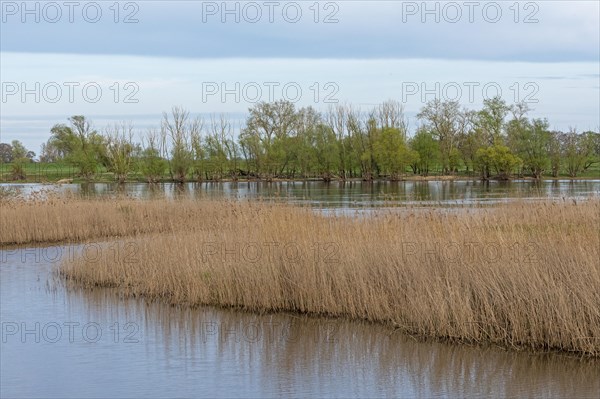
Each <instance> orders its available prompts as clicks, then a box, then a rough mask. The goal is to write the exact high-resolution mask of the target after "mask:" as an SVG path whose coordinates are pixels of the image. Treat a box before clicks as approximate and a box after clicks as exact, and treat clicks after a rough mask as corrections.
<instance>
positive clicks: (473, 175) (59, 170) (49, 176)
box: [0, 162, 600, 183]
mask: <svg viewBox="0 0 600 399" xmlns="http://www.w3.org/2000/svg"><path fill="white" fill-rule="evenodd" d="M12 166H13V164H11V163H0V182H2V183H52V182H57V181H60V180H65V179H67V180H72V181H73V182H75V183H85V182H90V181H91V182H102V183H111V182H115V181H116V179H115V175H114V173H112V172H110V171H108V170H107V169H106V168H105V167H99V169H98V171H97V173H95V174H94V175H93V176H92V178H91V180H86V179H84V178H82V177H81V176H80V171H79V169H78V168H77V167H75V166H73V165H69V164H67V163H64V162H55V163H44V162H31V163H24V164H23V172H24V174H25V179H23V180H16V181H15V180H13V177H12ZM513 178H520V177H519V176H518V175H514V176H513ZM523 178H526V179H531V177H530V176H527V175H524V176H523ZM542 178H543V179H548V180H552V179H566V180H588V179H598V178H600V164H597V165H593V166H592V167H590V168H589V169H588V170H586V171H584V172H581V173H580V174H579V175H578V176H577V177H576V178H572V177H570V176H569V175H567V174H566V173H564V172H563V173H560V174H559V176H558V177H552V175H551V174H548V173H546V174H544V175H543V176H542ZM400 179H401V180H409V181H410V180H415V181H420V180H480V179H481V177H480V174H479V173H478V172H474V171H472V170H471V171H466V170H464V169H461V170H459V171H458V172H457V173H455V174H453V175H445V174H443V173H442V170H441V166H440V165H437V166H435V167H433V168H432V170H431V173H430V174H429V175H428V176H421V175H418V174H413V173H412V171H411V170H410V169H409V168H406V170H405V171H404V173H403V174H402V175H401V176H400ZM187 180H188V181H198V179H197V177H194V176H192V175H191V174H189V175H188V176H187ZM255 180H259V179H258V178H257V177H244V176H238V177H237V180H236V181H255ZM272 180H274V181H305V180H317V181H322V178H321V177H319V176H318V175H317V174H314V175H311V176H307V177H300V176H297V177H295V178H292V177H289V178H285V177H278V178H273V179H272ZM332 180H334V181H338V180H340V179H339V177H333V178H332ZM347 180H362V178H361V177H360V173H359V172H358V171H355V173H354V174H353V177H350V176H349V177H348V178H347ZM374 180H389V178H388V177H386V176H381V177H379V178H375V179H374ZM127 181H128V182H137V183H147V179H146V178H145V177H144V175H143V174H142V173H141V172H140V171H135V170H134V171H131V172H130V173H129V175H128V178H127ZM159 181H160V182H164V183H167V182H173V179H172V177H171V176H170V175H169V174H168V173H165V174H163V175H162V176H161V177H160V178H159ZM203 181H233V179H232V178H231V176H230V174H225V175H224V176H223V177H221V178H220V179H218V180H210V179H206V178H205V179H204V180H203Z"/></svg>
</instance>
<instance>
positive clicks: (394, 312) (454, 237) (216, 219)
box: [0, 199, 600, 357]
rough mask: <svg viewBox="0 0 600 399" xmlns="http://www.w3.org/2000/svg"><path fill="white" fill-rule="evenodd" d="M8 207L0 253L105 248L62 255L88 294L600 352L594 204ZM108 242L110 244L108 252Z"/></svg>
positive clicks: (65, 269) (599, 220) (56, 203)
mask: <svg viewBox="0 0 600 399" xmlns="http://www.w3.org/2000/svg"><path fill="white" fill-rule="evenodd" d="M2 206H3V212H2V214H1V215H0V219H1V221H2V226H3V232H2V244H3V246H4V245H6V244H9V243H11V244H16V243H20V244H31V243H35V242H37V243H42V242H46V243H48V242H60V241H63V242H88V243H90V242H97V241H104V242H107V241H108V243H107V244H97V245H96V244H94V245H91V246H90V245H88V247H89V248H92V249H93V253H87V254H86V253H83V254H79V256H75V257H69V258H68V259H63V260H64V262H63V263H62V265H61V268H60V273H61V275H62V276H63V277H64V278H66V279H67V280H69V281H71V282H74V283H75V284H77V285H80V286H82V287H89V288H91V287H97V286H107V287H118V288H119V289H121V290H122V291H123V293H125V294H127V295H132V296H142V297H146V298H149V299H157V300H161V301H166V302H168V303H171V304H177V305H184V306H193V307H194V306H201V305H215V306H222V307H234V308H241V309H245V310H249V311H254V312H279V311H286V312H297V313H305V314H314V315H324V316H330V317H342V318H348V319H360V320H367V321H370V322H376V323H381V324H384V325H387V326H389V327H392V328H396V329H399V330H401V331H404V332H406V333H409V334H414V335H416V336H423V337H432V338H436V339H440V340H448V341H453V342H465V343H467V342H468V343H485V344H495V345H500V346H503V347H507V348H513V349H518V350H521V349H529V350H534V351H565V352H572V353H576V354H579V355H583V356H590V357H598V356H599V355H600V294H598V290H597V287H598V286H600V265H598V262H597V259H598V258H600V248H598V246H597V245H596V244H597V242H598V238H599V237H598V225H600V201H598V200H597V199H591V200H588V201H583V202H576V201H574V200H567V201H563V202H560V203H557V202H543V203H512V204H507V205H502V206H500V207H495V208H489V207H487V208H483V207H482V208H480V209H477V210H475V211H472V210H471V209H470V208H465V209H464V211H462V212H458V213H448V212H443V211H436V210H433V209H432V210H420V211H418V212H417V211H413V210H411V209H410V208H406V209H405V210H403V211H401V212H397V211H396V212H383V211H382V212H377V213H375V214H374V215H373V217H370V218H362V219H356V218H349V217H331V216H329V217H325V216H323V215H320V214H316V213H314V212H312V211H310V210H309V209H305V208H298V207H293V206H289V205H283V204H269V203H261V202H235V201H232V202H225V201H210V200H204V201H186V200H182V201H166V200H153V201H135V200H127V199H123V200H114V199H113V200H87V201H84V200H77V199H63V200H59V199H55V200H52V201H46V202H43V203H32V204H27V203H23V202H14V203H11V204H9V205H6V204H3V205H2ZM115 242H116V243H117V244H118V245H117V244H114V243H115ZM98 245H100V246H98ZM102 245H108V248H112V249H110V250H106V251H100V253H101V254H102V255H103V256H99V255H98V253H99V248H102ZM115 245H116V246H115ZM89 248H88V249H89Z"/></svg>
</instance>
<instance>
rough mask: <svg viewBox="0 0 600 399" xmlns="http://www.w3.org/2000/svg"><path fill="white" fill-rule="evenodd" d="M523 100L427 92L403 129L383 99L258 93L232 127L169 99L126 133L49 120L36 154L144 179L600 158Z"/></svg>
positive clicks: (512, 171)
mask: <svg viewBox="0 0 600 399" xmlns="http://www.w3.org/2000/svg"><path fill="white" fill-rule="evenodd" d="M529 112H530V110H529V108H528V107H527V105H526V104H524V103H517V104H513V105H509V104H507V103H506V102H505V101H504V100H503V99H501V98H500V97H496V98H493V99H488V100H485V101H484V104H483V107H482V108H481V109H478V110H469V109H467V108H464V107H462V106H461V105H460V104H459V103H458V102H454V101H440V100H433V101H430V102H428V103H427V104H425V105H424V106H423V107H422V109H421V110H420V112H419V113H418V115H417V118H418V120H419V122H420V124H419V127H418V128H417V129H416V131H415V132H414V134H409V131H408V122H407V118H406V117H405V115H404V109H403V106H402V105H401V104H400V103H399V102H397V101H393V100H390V101H386V102H384V103H382V104H379V105H377V106H375V107H373V108H372V109H370V110H368V111H366V112H365V111H362V110H360V109H358V108H356V107H354V106H352V105H341V104H337V105H334V106H331V107H330V108H329V109H328V110H327V111H326V112H323V113H321V112H318V111H317V110H315V109H314V108H312V107H303V108H299V109H298V108H296V106H295V105H294V104H293V103H291V102H288V101H276V102H271V103H266V102H263V103H258V104H255V105H254V106H253V107H252V108H250V109H249V112H248V115H247V117H246V119H245V121H244V122H242V123H241V124H240V126H239V128H238V129H236V128H235V126H234V121H232V120H230V119H229V118H227V116H225V115H213V116H211V117H210V118H208V119H204V118H200V117H192V116H191V115H190V113H189V111H187V110H185V109H183V108H181V107H174V108H172V110H171V111H170V112H168V113H167V112H164V113H163V115H162V119H161V122H160V125H159V126H158V127H156V128H153V129H148V130H147V131H146V132H144V133H143V134H141V136H140V137H139V139H140V141H136V140H135V139H134V136H135V135H134V128H133V126H132V125H131V123H126V122H123V123H119V124H116V125H112V126H109V127H107V128H105V129H104V130H103V131H101V132H99V131H97V130H96V129H94V128H93V127H92V125H91V123H90V121H89V120H88V119H86V118H85V117H84V116H73V117H71V118H69V124H57V125H55V126H53V127H52V129H51V131H50V138H49V139H48V141H47V142H46V143H45V144H43V145H42V149H41V154H40V161H43V162H56V161H64V162H67V163H69V164H70V165H72V166H74V167H76V168H77V169H78V170H79V173H80V175H81V177H82V178H85V179H92V178H93V176H95V175H96V173H97V171H98V169H99V168H101V167H104V168H106V169H107V170H108V171H110V172H112V173H113V174H114V176H115V179H116V180H117V181H119V182H123V181H125V180H127V179H128V178H130V177H131V175H132V174H133V173H138V174H141V175H142V176H143V177H144V178H145V179H146V180H147V181H148V182H158V181H160V180H163V179H164V178H165V177H167V178H168V179H170V180H172V181H176V182H184V181H187V180H195V181H199V180H214V181H218V180H222V179H233V180H236V179H239V178H258V179H265V180H272V179H276V178H282V179H297V178H300V179H302V178H319V179H322V180H325V181H329V180H332V179H342V180H344V179H350V178H361V179H363V180H372V179H377V178H385V179H390V180H399V179H402V178H403V177H405V176H406V175H407V174H414V175H423V176H427V175H429V174H430V173H434V172H437V173H443V174H446V175H453V174H457V173H466V174H469V175H473V176H479V177H480V178H482V179H493V178H494V179H509V178H511V177H514V176H517V177H523V176H531V177H533V178H536V179H539V178H541V177H542V176H543V175H551V176H554V177H557V176H559V174H560V173H565V174H567V175H568V176H570V177H577V176H579V175H580V174H581V173H583V172H585V171H587V170H588V169H590V168H591V167H592V166H593V165H595V164H598V163H599V162H600V134H599V133H598V132H592V131H587V132H583V133H578V132H576V131H575V130H574V129H570V130H569V131H568V132H560V131H551V130H550V128H549V123H548V121H547V120H546V119H540V118H530V117H529V116H528V113H529Z"/></svg>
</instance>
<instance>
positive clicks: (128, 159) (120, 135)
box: [105, 122, 134, 183]
mask: <svg viewBox="0 0 600 399" xmlns="http://www.w3.org/2000/svg"><path fill="white" fill-rule="evenodd" d="M105 136H106V156H107V159H108V169H109V170H110V171H111V172H113V173H114V175H115V179H116V180H117V181H118V182H119V183H124V182H125V181H126V180H127V177H128V175H129V173H131V171H132V169H133V150H134V144H133V125H132V123H131V122H121V123H116V124H114V125H112V126H107V127H106V129H105Z"/></svg>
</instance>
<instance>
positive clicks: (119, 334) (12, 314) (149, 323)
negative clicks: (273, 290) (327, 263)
mask: <svg viewBox="0 0 600 399" xmlns="http://www.w3.org/2000/svg"><path fill="white" fill-rule="evenodd" d="M70 253H73V251H72V248H71V247H69V246H61V247H37V248H23V249H11V250H4V251H0V257H1V260H0V261H1V263H0V303H1V305H2V306H1V308H0V319H1V321H2V342H1V343H0V345H1V347H0V353H1V356H0V381H1V384H0V386H1V387H0V396H1V397H173V396H177V397H191V396H194V397H284V396H285V397H288V396H293V397H307V396H310V397H315V396H316V397H325V396H327V397H453V398H454V397H473V396H487V397H490V396H491V397H504V396H511V397H528V396H536V397H569V398H580V397H598V394H599V393H600V379H598V371H599V370H600V363H599V362H598V361H590V360H587V361H585V360H578V359H575V358H571V357H567V356H564V355H557V354H551V355H534V354H531V353H517V352H510V351H504V350H501V349H498V348H481V347H469V346H462V345H449V344H441V343H434V342H425V343H423V342H417V341H416V340H414V339H412V338H410V337H407V336H404V335H402V334H399V333H396V332H394V331H391V330H390V329H387V328H384V327H381V326H377V325H369V324H365V323H360V322H352V321H344V320H331V319H329V320H328V319H317V318H306V317H299V316H295V315H289V314H279V315H255V314H249V313H243V312H239V311H234V310H219V309H214V308H200V309H193V310H192V309H184V308H175V307H171V306H168V305H165V304H161V303H146V302H145V301H143V300H141V299H131V298H129V299H127V298H120V297H119V295H118V293H117V292H116V291H114V290H109V289H96V290H78V289H75V288H72V287H71V288H69V287H66V286H65V284H63V283H61V281H60V280H55V277H54V274H53V271H54V270H56V267H57V265H58V262H59V261H60V260H61V257H62V258H64V257H66V256H70V255H68V254H70ZM56 254H61V256H57V255H56Z"/></svg>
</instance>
